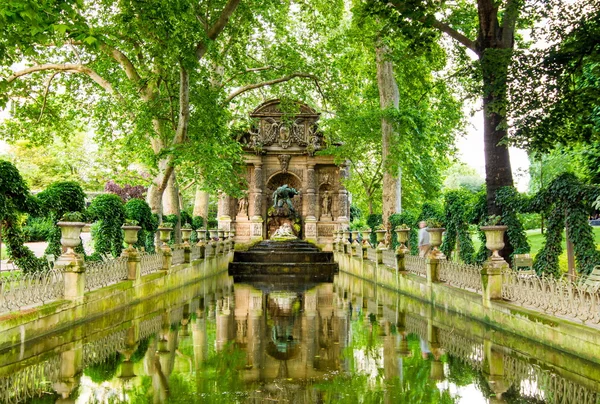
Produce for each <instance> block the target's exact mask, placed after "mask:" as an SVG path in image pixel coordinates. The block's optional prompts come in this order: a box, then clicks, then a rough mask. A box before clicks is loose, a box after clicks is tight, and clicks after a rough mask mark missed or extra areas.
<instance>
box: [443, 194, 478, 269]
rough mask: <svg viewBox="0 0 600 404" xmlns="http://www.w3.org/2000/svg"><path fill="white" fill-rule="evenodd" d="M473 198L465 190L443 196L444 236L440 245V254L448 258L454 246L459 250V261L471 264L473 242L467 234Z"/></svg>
mask: <svg viewBox="0 0 600 404" xmlns="http://www.w3.org/2000/svg"><path fill="white" fill-rule="evenodd" d="M474 198H475V196H474V195H473V193H472V192H470V191H467V190H464V189H463V190H451V191H448V192H446V193H445V195H444V210H445V212H444V213H445V215H444V216H445V217H444V224H445V227H446V236H445V237H444V241H443V242H442V245H441V250H442V252H443V253H444V254H445V255H446V256H447V257H450V256H451V254H452V251H453V250H454V248H455V246H456V247H457V248H458V250H459V257H460V259H461V260H462V261H463V262H465V263H467V264H472V263H473V260H474V257H473V253H474V251H475V250H474V248H473V242H472V240H471V234H470V233H469V219H470V217H471V216H472V213H471V211H470V209H471V207H472V206H473V202H474Z"/></svg>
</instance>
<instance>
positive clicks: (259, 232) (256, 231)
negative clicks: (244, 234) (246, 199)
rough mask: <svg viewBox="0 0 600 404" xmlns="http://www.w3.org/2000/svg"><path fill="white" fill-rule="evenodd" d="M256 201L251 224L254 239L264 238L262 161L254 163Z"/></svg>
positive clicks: (251, 233)
mask: <svg viewBox="0 0 600 404" xmlns="http://www.w3.org/2000/svg"><path fill="white" fill-rule="evenodd" d="M253 182H254V183H253V186H254V203H253V209H252V219H251V221H252V224H251V225H250V238H251V239H252V240H262V239H263V217H262V210H263V206H262V202H263V170H262V163H254V178H253Z"/></svg>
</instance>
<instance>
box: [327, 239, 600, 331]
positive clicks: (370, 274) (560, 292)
mask: <svg viewBox="0 0 600 404" xmlns="http://www.w3.org/2000/svg"><path fill="white" fill-rule="evenodd" d="M340 244H342V243H340ZM334 257H335V259H336V261H337V262H338V263H339V264H340V270H342V271H346V272H349V273H352V274H354V275H357V276H360V277H362V278H365V279H368V280H371V281H374V282H376V283H378V284H381V285H385V286H389V287H392V288H396V287H398V285H399V280H398V279H397V277H396V276H392V274H396V273H399V274H404V275H405V276H413V275H415V276H418V277H419V278H421V279H424V281H425V287H420V288H419V291H420V292H419V293H423V292H424V295H425V296H423V297H425V298H426V299H431V298H432V296H433V295H434V292H433V285H436V284H437V285H443V286H445V287H451V288H456V289H460V290H462V291H465V292H470V293H475V294H478V295H480V296H481V298H480V299H481V300H480V301H481V302H482V304H483V306H484V307H488V308H489V307H490V306H491V305H492V302H503V301H504V302H506V301H508V302H511V303H513V304H516V305H519V306H523V307H524V308H527V309H534V310H537V311H540V312H542V313H545V314H548V315H551V316H557V317H564V318H567V319H570V320H576V321H579V322H582V323H585V324H600V291H599V290H591V289H590V288H588V287H585V285H580V284H576V283H573V282H569V281H566V280H562V279H556V278H548V277H538V276H536V275H531V274H523V273H520V272H519V271H514V270H511V269H510V268H509V266H508V263H507V262H506V261H504V260H503V259H502V258H501V257H500V256H499V255H498V254H497V250H495V254H492V256H491V257H490V258H489V259H488V260H487V261H486V262H485V263H484V265H483V266H479V265H470V264H465V263H460V262H453V261H448V260H447V259H446V257H445V256H444V255H443V254H441V252H440V251H439V250H435V251H433V252H430V254H429V256H428V257H419V256H413V255H409V254H406V251H404V250H398V251H394V250H390V249H380V248H370V247H368V248H366V257H364V258H365V259H364V261H363V260H362V257H360V259H359V257H357V256H356V254H354V253H353V252H352V251H349V250H346V249H343V248H340V249H337V250H336V251H335V254H334ZM420 282H423V280H421V281H420Z"/></svg>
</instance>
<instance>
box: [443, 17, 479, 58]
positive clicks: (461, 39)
mask: <svg viewBox="0 0 600 404" xmlns="http://www.w3.org/2000/svg"><path fill="white" fill-rule="evenodd" d="M431 24H432V25H433V26H434V27H435V28H437V29H439V30H440V31H442V32H444V33H446V34H448V35H449V36H450V37H452V38H453V39H454V40H456V41H458V42H459V43H461V44H463V45H464V46H466V47H467V48H469V49H471V50H472V51H473V52H475V53H477V54H479V52H478V51H477V46H476V45H475V41H473V40H471V39H469V38H467V36H466V35H464V34H461V33H460V32H458V31H457V30H455V29H454V28H452V27H451V26H449V25H448V24H446V23H445V22H441V21H438V20H437V19H435V18H434V19H433V21H432V22H431Z"/></svg>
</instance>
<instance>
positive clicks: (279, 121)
mask: <svg viewBox="0 0 600 404" xmlns="http://www.w3.org/2000/svg"><path fill="white" fill-rule="evenodd" d="M296 105H297V107H298V112H297V113H295V114H294V115H290V114H286V113H283V112H282V111H281V108H280V106H281V101H280V100H271V101H267V102H265V103H264V104H262V105H260V106H259V107H258V108H256V109H255V110H254V111H253V112H252V113H251V114H250V117H252V118H254V119H255V120H256V124H255V125H254V126H253V127H252V128H251V129H250V131H249V132H248V133H247V134H246V135H245V136H244V137H243V139H242V142H243V143H244V146H245V148H246V149H247V150H248V151H253V152H255V153H257V154H261V153H268V152H270V151H273V152H279V153H280V152H281V151H282V150H287V151H296V152H302V153H308V154H309V155H311V156H312V155H313V154H314V153H315V152H316V151H317V150H320V149H322V148H324V144H323V134H322V133H321V132H320V131H319V128H318V125H317V121H318V120H319V114H318V113H317V112H315V111H314V110H313V109H312V108H310V107H309V106H308V105H306V104H301V103H296Z"/></svg>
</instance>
